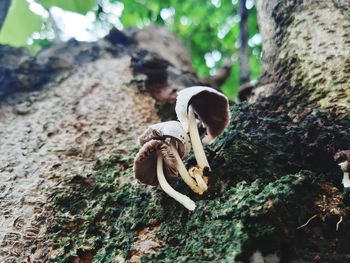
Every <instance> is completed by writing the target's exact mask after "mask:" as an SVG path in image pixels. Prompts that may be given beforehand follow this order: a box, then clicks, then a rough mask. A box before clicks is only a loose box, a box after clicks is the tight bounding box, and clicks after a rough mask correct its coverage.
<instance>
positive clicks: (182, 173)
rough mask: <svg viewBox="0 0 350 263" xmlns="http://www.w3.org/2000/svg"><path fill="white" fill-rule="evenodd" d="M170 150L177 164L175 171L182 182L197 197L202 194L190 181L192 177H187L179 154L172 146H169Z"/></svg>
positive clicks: (199, 188) (194, 183)
mask: <svg viewBox="0 0 350 263" xmlns="http://www.w3.org/2000/svg"><path fill="white" fill-rule="evenodd" d="M170 147H171V150H172V152H173V154H174V156H175V159H176V163H177V170H178V172H179V174H180V176H181V178H182V180H184V182H185V183H186V184H187V185H188V186H189V187H190V188H191V190H192V191H193V192H195V193H197V194H199V195H202V194H203V189H202V188H201V187H200V186H199V187H198V185H197V184H196V182H195V181H194V180H193V179H192V177H191V176H190V175H189V173H188V171H187V169H186V167H185V165H184V163H183V162H182V160H181V157H180V155H179V153H178V152H177V150H176V148H175V147H174V145H173V144H171V145H170Z"/></svg>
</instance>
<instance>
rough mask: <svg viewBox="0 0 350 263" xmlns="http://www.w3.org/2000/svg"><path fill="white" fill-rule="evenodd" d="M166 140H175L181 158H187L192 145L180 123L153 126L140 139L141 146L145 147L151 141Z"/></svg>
mask: <svg viewBox="0 0 350 263" xmlns="http://www.w3.org/2000/svg"><path fill="white" fill-rule="evenodd" d="M166 138H170V139H175V140H176V142H177V150H178V152H179V155H180V157H181V158H185V157H186V156H187V155H188V154H189V152H190V150H191V143H190V138H189V137H188V135H187V133H186V132H185V131H184V129H183V128H182V126H181V124H180V122H178V121H166V122H160V123H157V124H153V125H151V126H149V127H148V129H147V130H146V131H145V132H144V133H143V134H142V135H141V136H140V137H139V139H138V140H139V144H140V145H141V146H143V145H144V144H145V143H147V142H149V141H150V140H153V139H155V140H164V139H166Z"/></svg>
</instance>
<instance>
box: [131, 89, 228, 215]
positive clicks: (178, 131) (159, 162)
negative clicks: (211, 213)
mask: <svg viewBox="0 0 350 263" xmlns="http://www.w3.org/2000/svg"><path fill="white" fill-rule="evenodd" d="M175 111H176V115H177V118H178V120H179V121H168V122H162V123H158V124H154V125H151V126H150V127H149V128H148V129H147V130H146V131H145V132H144V133H143V134H142V135H141V136H140V137H139V144H140V145H141V146H142V148H141V149H140V151H139V152H138V154H137V155H136V158H135V161H134V175H135V178H136V179H138V180H139V181H140V182H141V183H144V184H147V185H153V186H156V185H158V184H159V185H160V187H161V188H162V189H163V190H164V191H165V192H166V193H167V194H168V195H169V196H171V197H172V198H174V199H175V200H176V201H178V202H179V203H181V204H182V205H183V206H185V207H186V208H187V209H189V210H191V211H193V210H194V209H195V208H196V204H195V203H194V201H193V200H191V199H190V198H189V197H188V196H186V195H183V194H181V193H179V192H178V191H176V190H175V189H174V188H172V187H171V186H170V185H169V183H168V181H167V179H171V178H178V175H180V177H181V178H182V180H183V181H184V182H185V183H186V184H187V185H188V186H189V187H190V189H191V190H192V191H193V192H195V193H197V194H199V195H202V194H203V193H204V192H205V191H206V190H207V189H208V186H207V183H208V178H207V177H206V176H205V175H204V173H205V172H204V171H205V170H206V169H207V170H209V171H210V166H209V163H208V160H207V157H206V155H205V152H204V149H203V146H202V143H201V141H202V142H203V143H204V144H210V143H211V142H213V141H214V139H215V138H216V137H217V136H219V135H220V134H221V133H222V132H223V131H224V129H225V128H226V126H227V125H228V123H229V119H230V112H229V103H228V99H227V97H226V96H224V95H223V94H221V93H219V92H218V91H216V90H214V89H212V88H209V87H203V86H194V87H189V88H186V89H184V90H182V91H180V92H179V93H178V96H177V99H176V106H175ZM198 128H205V131H206V132H205V134H204V137H203V139H202V140H201V137H200V133H199V130H198ZM187 133H189V135H190V137H189V136H188V135H187ZM191 143H192V147H193V152H194V155H195V158H196V161H197V166H194V167H192V168H190V169H189V170H187V169H186V167H185V165H184V163H183V161H182V160H183V159H184V158H185V157H186V156H187V155H188V154H189V152H190V150H191Z"/></svg>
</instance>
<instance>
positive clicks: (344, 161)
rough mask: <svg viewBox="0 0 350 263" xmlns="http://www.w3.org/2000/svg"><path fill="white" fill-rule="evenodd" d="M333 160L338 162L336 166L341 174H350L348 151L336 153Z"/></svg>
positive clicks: (349, 152) (349, 151)
mask: <svg viewBox="0 0 350 263" xmlns="http://www.w3.org/2000/svg"><path fill="white" fill-rule="evenodd" d="M334 160H335V161H337V162H340V163H338V165H339V166H340V169H341V170H342V171H343V172H347V173H349V172H350V150H345V151H340V152H337V153H336V154H335V155H334Z"/></svg>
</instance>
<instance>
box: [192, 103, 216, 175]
mask: <svg viewBox="0 0 350 263" xmlns="http://www.w3.org/2000/svg"><path fill="white" fill-rule="evenodd" d="M188 129H189V132H190V138H191V142H192V147H193V152H194V156H195V157H196V161H197V164H198V166H199V167H200V168H201V169H202V170H203V169H204V168H205V167H208V168H209V170H211V169H210V166H209V163H208V160H207V157H206V156H205V152H204V149H203V145H202V142H201V138H200V137H199V132H198V127H197V123H196V118H195V116H194V112H193V109H192V106H191V105H190V106H189V108H188Z"/></svg>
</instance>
